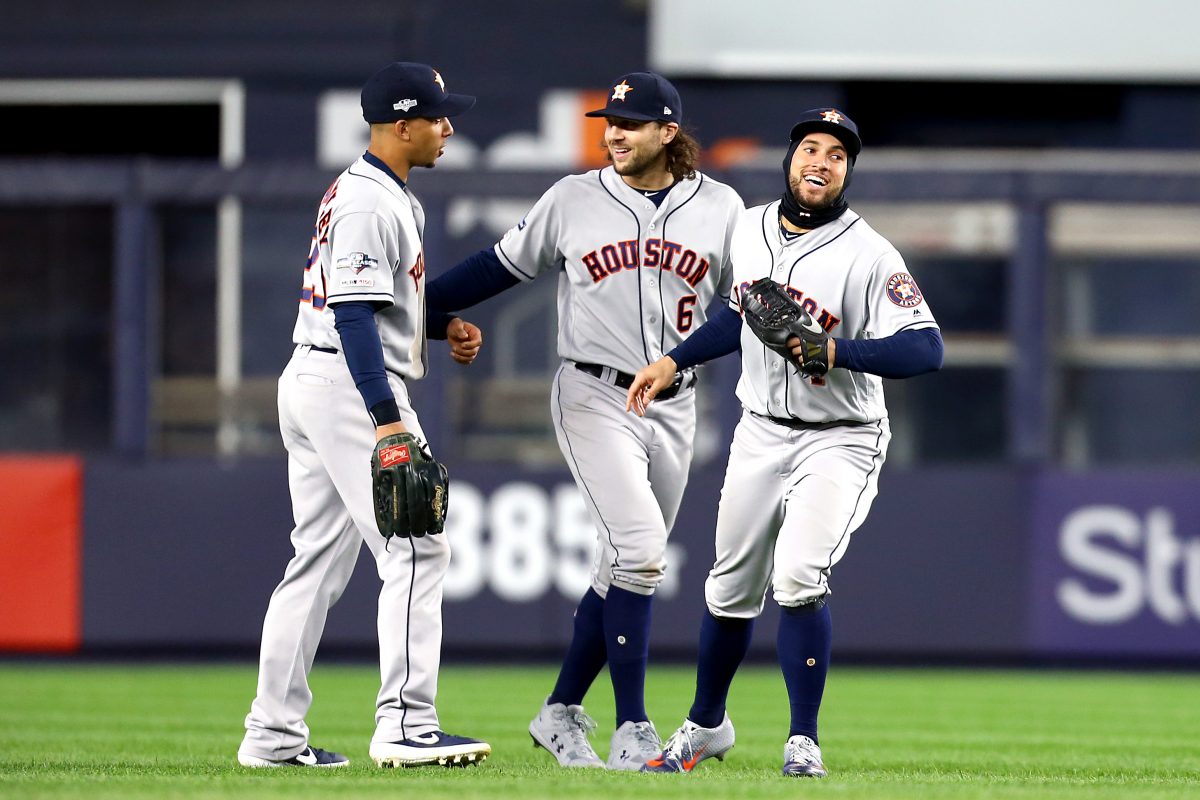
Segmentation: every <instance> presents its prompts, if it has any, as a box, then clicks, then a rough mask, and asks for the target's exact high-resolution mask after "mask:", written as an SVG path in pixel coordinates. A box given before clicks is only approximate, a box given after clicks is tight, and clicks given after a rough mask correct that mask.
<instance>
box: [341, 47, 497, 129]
mask: <svg viewBox="0 0 1200 800" xmlns="http://www.w3.org/2000/svg"><path fill="white" fill-rule="evenodd" d="M473 105H475V98H474V97H472V96H471V95H469V94H449V93H448V92H447V91H446V83H445V81H443V80H442V76H441V75H439V74H438V71H437V70H436V69H434V68H433V67H431V66H429V65H428V64H416V63H413V62H410V61H395V62H393V63H391V64H388V65H387V66H386V67H384V68H383V69H381V70H379V72H376V73H375V74H374V75H372V76H371V77H370V78H368V79H367V82H366V83H365V84H363V88H362V110H363V119H365V120H366V121H367V122H371V123H375V122H395V121H396V120H398V119H412V118H413V117H430V118H433V119H436V118H438V117H453V116H454V115H455V114H461V113H462V112H464V111H466V110H467V109H468V108H470V107H471V106H473Z"/></svg>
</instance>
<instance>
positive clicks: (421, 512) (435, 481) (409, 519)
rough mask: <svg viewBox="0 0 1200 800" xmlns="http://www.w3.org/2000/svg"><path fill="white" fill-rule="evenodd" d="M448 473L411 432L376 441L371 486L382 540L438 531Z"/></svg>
mask: <svg viewBox="0 0 1200 800" xmlns="http://www.w3.org/2000/svg"><path fill="white" fill-rule="evenodd" d="M449 480H450V476H449V473H447V471H446V467H445V466H443V465H442V464H439V463H438V462H436V461H434V460H433V456H431V455H430V453H429V449H428V448H427V447H425V446H424V445H423V444H422V443H421V440H420V439H418V438H417V437H416V436H413V435H412V434H411V433H393V434H390V435H388V436H385V437H383V438H382V439H380V440H379V441H378V442H377V443H376V444H375V452H374V453H372V454H371V486H372V489H373V497H374V500H375V522H376V523H377V524H378V525H379V532H380V533H381V534H382V535H383V538H384V539H387V540H388V541H391V538H392V537H393V536H401V537H404V538H408V537H409V536H424V535H425V534H427V533H441V532H442V531H443V530H445V527H446V509H447V508H448V507H449V502H450V486H449Z"/></svg>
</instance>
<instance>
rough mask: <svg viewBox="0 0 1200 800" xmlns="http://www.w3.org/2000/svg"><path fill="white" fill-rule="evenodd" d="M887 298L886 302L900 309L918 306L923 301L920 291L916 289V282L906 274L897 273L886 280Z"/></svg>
mask: <svg viewBox="0 0 1200 800" xmlns="http://www.w3.org/2000/svg"><path fill="white" fill-rule="evenodd" d="M887 296H888V300H891V301H892V302H893V303H895V304H896V305H898V306H900V307H901V308H912V307H913V306H919V305H921V301H922V300H924V299H925V298H924V297H922V296H921V290H920V289H918V288H917V282H916V281H914V280H913V279H912V275H909V274H908V273H907V272H897V273H896V274H895V275H893V276H892V277H890V278H888V282H887Z"/></svg>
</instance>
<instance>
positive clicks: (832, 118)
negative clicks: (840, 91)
mask: <svg viewBox="0 0 1200 800" xmlns="http://www.w3.org/2000/svg"><path fill="white" fill-rule="evenodd" d="M821 116H822V117H823V118H824V119H825V121H826V122H832V123H833V124H834V125H837V124H838V123H839V122H841V121H842V115H841V114H839V113H838V112H837V111H835V110H833V109H830V110H829V111H822V112H821Z"/></svg>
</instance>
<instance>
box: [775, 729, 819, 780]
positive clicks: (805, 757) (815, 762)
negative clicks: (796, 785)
mask: <svg viewBox="0 0 1200 800" xmlns="http://www.w3.org/2000/svg"><path fill="white" fill-rule="evenodd" d="M783 774H784V775H790V776H792V777H796V778H824V777H825V765H824V764H822V763H821V748H820V747H818V746H817V743H816V742H814V741H813V740H812V739H810V738H808V737H807V736H800V735H798V734H797V735H796V736H793V737H792V738H790V739H788V740H787V744H785V745H784V746H783Z"/></svg>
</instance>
